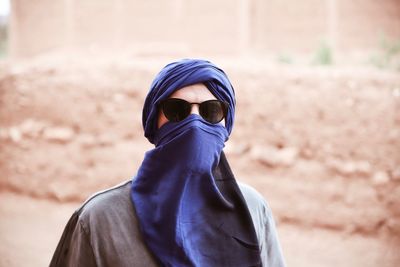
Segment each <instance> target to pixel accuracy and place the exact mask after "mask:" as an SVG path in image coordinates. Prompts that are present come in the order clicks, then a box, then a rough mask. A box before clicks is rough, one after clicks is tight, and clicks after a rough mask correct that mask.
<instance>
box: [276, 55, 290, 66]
mask: <svg viewBox="0 0 400 267" xmlns="http://www.w3.org/2000/svg"><path fill="white" fill-rule="evenodd" d="M277 61H278V62H279V63H284V64H293V62H294V60H293V58H292V57H291V56H290V55H288V54H287V53H280V54H278V56H277Z"/></svg>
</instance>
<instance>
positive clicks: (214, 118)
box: [142, 59, 235, 143]
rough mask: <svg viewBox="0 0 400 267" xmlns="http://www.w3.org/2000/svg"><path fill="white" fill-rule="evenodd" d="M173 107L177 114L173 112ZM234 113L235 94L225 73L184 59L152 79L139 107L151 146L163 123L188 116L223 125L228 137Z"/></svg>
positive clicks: (172, 64)
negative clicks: (195, 115)
mask: <svg viewBox="0 0 400 267" xmlns="http://www.w3.org/2000/svg"><path fill="white" fill-rule="evenodd" d="M210 100H211V101H210ZM185 101H186V102H185ZM190 103H192V104H190ZM193 103H195V104H193ZM200 103H203V104H202V105H198V104H200ZM177 107H178V108H179V110H180V113H176V112H175V111H176V110H177ZM183 110H184V112H182V111H183ZM215 110H219V111H222V112H223V114H219V113H218V112H215ZM166 112H167V113H166ZM174 112H175V113H174ZM234 112H235V93H234V89H233V87H232V85H231V83H230V81H229V79H228V77H227V76H226V74H225V73H224V72H223V71H222V70H221V69H219V68H218V67H216V66H215V65H214V64H212V63H211V62H209V61H205V60H198V59H184V60H181V61H177V62H173V63H171V64H168V65H167V66H165V67H164V68H163V69H162V70H161V71H160V73H159V74H158V75H157V76H156V77H155V79H154V81H153V83H152V85H151V87H150V91H149V93H148V95H147V97H146V100H145V104H144V107H143V114H142V123H143V127H144V130H145V136H146V137H147V138H148V140H149V141H150V142H151V143H154V136H155V133H156V132H157V130H158V129H159V128H160V127H162V126H163V125H164V124H165V123H167V122H179V121H180V120H183V119H184V118H185V117H186V116H188V115H189V114H197V115H200V116H201V117H202V118H203V119H204V120H205V121H208V122H209V123H212V124H214V123H215V124H217V123H223V124H224V125H225V127H226V129H227V131H228V133H229V134H230V133H231V131H232V126H233V121H234Z"/></svg>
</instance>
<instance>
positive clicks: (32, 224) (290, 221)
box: [0, 55, 400, 267]
mask: <svg viewBox="0 0 400 267" xmlns="http://www.w3.org/2000/svg"><path fill="white" fill-rule="evenodd" d="M169 61H170V59H165V58H164V59H157V60H156V59H151V58H147V59H143V58H142V59H140V60H139V59H135V58H123V59H102V60H99V59H97V58H96V57H82V58H78V59H76V58H65V57H55V56H54V55H52V56H51V57H42V58H37V59H34V60H30V61H28V62H18V63H15V62H14V63H11V62H4V63H2V64H0V173H1V174H2V175H1V178H0V189H1V190H0V203H1V204H0V218H1V219H0V256H1V257H0V265H1V266H26V262H29V266H43V265H46V264H47V263H48V262H49V260H50V257H51V255H52V253H53V251H54V249H55V246H56V244H57V242H58V240H59V238H60V236H61V232H62V229H63V227H64V226H65V224H66V222H67V218H68V217H69V216H70V215H71V213H72V211H73V210H74V209H75V208H77V207H78V206H79V203H80V202H81V201H83V200H84V199H86V198H87V197H88V196H90V195H91V194H92V193H93V192H95V191H98V190H100V189H104V188H107V187H109V186H112V185H114V184H117V183H119V182H121V181H123V180H126V179H129V178H130V177H132V176H133V175H135V172H136V169H137V167H138V166H139V164H140V162H141V160H142V158H143V154H144V151H146V150H148V149H150V148H151V145H150V144H149V143H148V142H147V141H146V140H145V139H144V137H143V131H142V128H141V122H140V119H141V107H142V103H143V99H144V97H145V95H146V93H147V90H148V87H149V84H150V82H151V80H152V78H153V77H154V75H155V73H156V72H157V71H158V70H159V69H160V68H161V67H162V66H163V65H165V63H167V62H169ZM213 61H214V62H216V63H217V64H218V65H220V66H221V67H222V68H223V69H225V70H226V71H227V73H228V75H229V76H230V78H231V81H232V83H233V84H234V86H235V88H236V93H237V116H236V122H235V128H234V132H233V134H232V136H231V138H230V140H229V141H228V143H227V146H226V148H225V151H226V153H227V156H228V159H229V161H230V163H231V165H232V168H233V171H234V173H235V174H236V176H237V178H238V179H239V180H241V181H244V182H247V183H249V184H251V185H252V186H254V187H255V188H256V189H257V190H258V191H260V192H261V193H262V194H263V195H264V196H265V198H266V199H267V200H268V202H269V204H270V206H271V208H272V210H273V213H274V216H275V218H276V221H277V223H278V231H279V234H280V238H281V241H282V246H283V250H284V254H285V256H286V258H287V262H288V264H289V266H300V267H302V266H304V267H305V266H360V267H361V266H384V267H386V266H387V267H391V266H399V264H400V259H399V257H400V255H399V254H400V253H398V251H399V248H400V243H399V237H400V210H399V208H398V207H399V206H400V153H399V151H400V142H399V140H400V75H399V74H398V73H395V72H389V71H378V70H373V69H359V68H358V69H351V68H338V67H329V68H318V67H299V66H281V65H271V64H268V63H265V62H263V61H262V60H260V59H258V60H250V59H237V60H232V59H231V60H228V59H215V60H213Z"/></svg>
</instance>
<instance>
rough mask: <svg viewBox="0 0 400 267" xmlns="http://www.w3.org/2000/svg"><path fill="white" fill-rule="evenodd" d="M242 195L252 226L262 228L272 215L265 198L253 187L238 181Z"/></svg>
mask: <svg viewBox="0 0 400 267" xmlns="http://www.w3.org/2000/svg"><path fill="white" fill-rule="evenodd" d="M238 185H239V188H240V191H241V192H242V195H243V197H244V199H245V201H246V204H247V207H248V209H249V212H250V215H251V217H252V219H253V223H254V226H255V228H256V231H257V229H261V228H264V227H265V225H266V224H267V223H268V220H269V218H270V217H272V211H271V209H270V207H269V205H268V203H267V201H266V200H265V198H264V197H263V196H262V195H261V194H260V193H259V192H258V191H257V190H256V189H254V188H253V187H251V186H250V185H248V184H245V183H243V182H239V181H238Z"/></svg>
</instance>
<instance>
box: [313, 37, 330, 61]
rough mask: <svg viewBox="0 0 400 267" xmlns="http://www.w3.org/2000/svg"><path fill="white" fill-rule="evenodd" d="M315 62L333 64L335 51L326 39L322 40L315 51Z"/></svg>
mask: <svg viewBox="0 0 400 267" xmlns="http://www.w3.org/2000/svg"><path fill="white" fill-rule="evenodd" d="M313 63H314V64H316V65H331V64H333V51H332V48H331V47H330V45H329V44H328V43H327V42H326V41H321V42H320V44H319V46H318V48H317V51H316V52H315V55H314V59H313Z"/></svg>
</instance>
